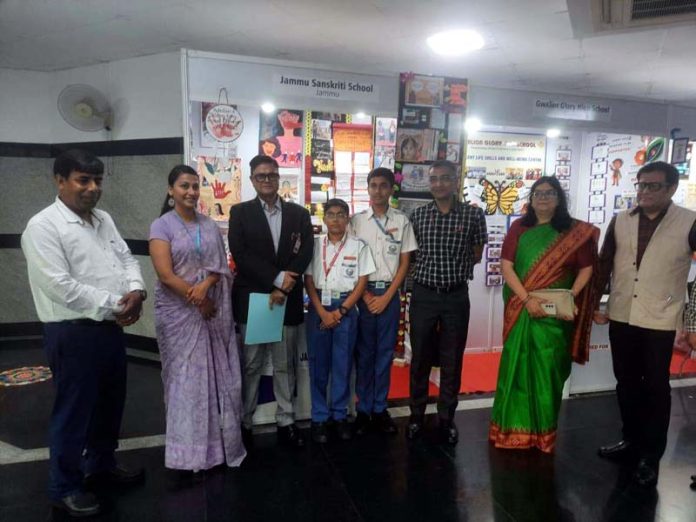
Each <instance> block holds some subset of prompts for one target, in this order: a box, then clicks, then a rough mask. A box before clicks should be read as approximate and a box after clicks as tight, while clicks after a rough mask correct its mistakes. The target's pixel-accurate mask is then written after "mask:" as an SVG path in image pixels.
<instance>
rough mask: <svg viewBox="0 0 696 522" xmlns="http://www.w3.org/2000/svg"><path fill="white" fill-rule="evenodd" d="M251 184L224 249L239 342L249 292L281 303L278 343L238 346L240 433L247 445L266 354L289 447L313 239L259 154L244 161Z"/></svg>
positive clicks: (271, 165) (293, 440) (297, 441)
mask: <svg viewBox="0 0 696 522" xmlns="http://www.w3.org/2000/svg"><path fill="white" fill-rule="evenodd" d="M249 166H250V167H251V182H252V184H253V185H254V189H255V190H256V194H257V197H256V198H254V199H253V200H251V201H246V202H244V203H240V204H238V205H235V206H233V207H232V209H231V210H230V227H229V245H230V251H231V253H232V257H233V259H234V261H235V263H236V265H237V276H236V278H235V281H234V286H233V289H232V302H233V306H234V318H235V321H236V322H237V324H239V325H240V328H241V331H242V339H243V338H244V334H245V328H246V322H247V313H248V310H249V294H250V293H252V292H258V293H264V294H270V299H269V301H270V303H269V304H279V305H280V304H283V303H284V302H285V301H286V300H287V306H286V308H285V321H284V325H285V326H284V327H283V340H282V341H280V342H278V343H270V344H266V345H263V344H255V345H246V344H245V345H244V346H243V348H242V364H243V371H244V417H243V419H242V434H243V436H244V439H245V443H246V445H247V447H248V446H249V445H250V443H251V440H252V439H251V428H252V417H253V415H254V411H255V410H256V405H257V402H258V395H259V382H260V380H261V371H262V370H263V362H264V357H265V354H266V351H267V350H270V351H271V358H272V361H273V393H274V395H275V398H276V401H277V403H278V409H277V411H276V423H277V426H278V438H279V440H280V441H281V442H283V443H285V444H288V445H290V446H295V447H302V446H304V438H303V437H302V435H301V434H300V432H299V431H298V430H297V428H296V427H295V415H294V407H293V396H294V394H295V368H296V366H297V330H298V328H297V327H298V325H299V324H301V323H302V321H303V320H304V309H303V304H302V288H303V284H302V274H303V273H304V271H305V269H306V268H307V265H309V262H310V261H311V259H312V252H313V249H314V236H313V233H312V224H311V221H310V218H309V212H307V210H305V209H304V208H303V207H301V206H300V205H296V204H294V203H287V202H285V201H283V200H282V199H281V198H280V197H279V196H278V182H279V178H280V176H279V175H278V163H277V162H276V160H274V159H273V158H271V157H270V156H263V155H259V156H256V157H254V158H253V159H252V160H251V161H250V162H249Z"/></svg>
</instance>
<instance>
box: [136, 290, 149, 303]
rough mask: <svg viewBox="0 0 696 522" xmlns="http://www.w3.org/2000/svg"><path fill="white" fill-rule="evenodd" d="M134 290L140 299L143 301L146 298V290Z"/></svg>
mask: <svg viewBox="0 0 696 522" xmlns="http://www.w3.org/2000/svg"><path fill="white" fill-rule="evenodd" d="M135 292H138V293H139V294H140V299H141V300H142V301H145V299H147V290H135Z"/></svg>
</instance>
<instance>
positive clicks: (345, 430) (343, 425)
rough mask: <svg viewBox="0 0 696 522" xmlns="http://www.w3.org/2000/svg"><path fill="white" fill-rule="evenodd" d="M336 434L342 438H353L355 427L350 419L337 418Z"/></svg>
mask: <svg viewBox="0 0 696 522" xmlns="http://www.w3.org/2000/svg"><path fill="white" fill-rule="evenodd" d="M335 428H336V435H338V438H339V439H341V440H350V439H352V438H353V428H352V426H351V425H350V423H349V422H348V419H341V420H337V421H336V424H335Z"/></svg>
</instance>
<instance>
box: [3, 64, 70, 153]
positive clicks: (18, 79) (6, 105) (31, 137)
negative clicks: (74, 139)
mask: <svg viewBox="0 0 696 522" xmlns="http://www.w3.org/2000/svg"><path fill="white" fill-rule="evenodd" d="M50 84H51V74H50V73H42V72H33V71H17V70H14V69H0V141H8V142H19V143H50V142H51V127H52V125H51V121H52V114H53V112H57V109H56V105H55V100H53V102H52V101H51V98H50V93H51V85H50Z"/></svg>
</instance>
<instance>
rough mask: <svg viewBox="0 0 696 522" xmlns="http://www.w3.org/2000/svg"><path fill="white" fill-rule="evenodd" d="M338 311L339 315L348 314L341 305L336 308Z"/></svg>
mask: <svg viewBox="0 0 696 522" xmlns="http://www.w3.org/2000/svg"><path fill="white" fill-rule="evenodd" d="M338 311H339V312H340V314H341V315H346V314H347V313H348V309H347V308H346V307H345V306H343V305H341V306H339V307H338Z"/></svg>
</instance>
